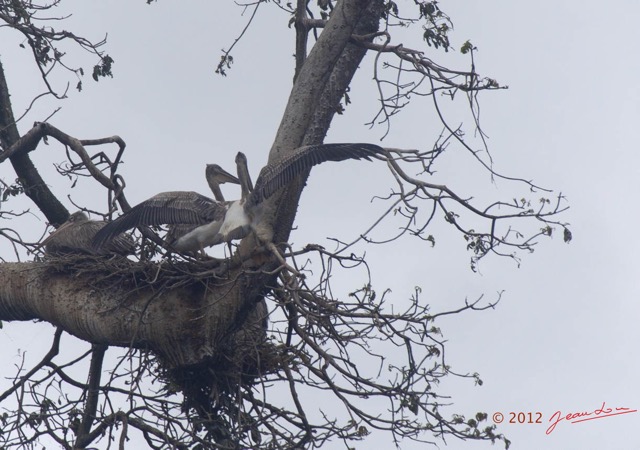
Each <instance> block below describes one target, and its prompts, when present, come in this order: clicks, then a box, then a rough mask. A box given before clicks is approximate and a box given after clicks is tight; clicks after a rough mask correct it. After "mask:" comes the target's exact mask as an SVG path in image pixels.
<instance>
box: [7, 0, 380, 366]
mask: <svg viewBox="0 0 640 450" xmlns="http://www.w3.org/2000/svg"><path fill="white" fill-rule="evenodd" d="M380 5H381V0H344V1H340V2H338V3H337V4H336V7H335V9H334V11H333V12H332V14H331V17H330V19H329V21H328V22H327V24H326V26H325V28H324V29H323V31H322V33H321V34H320V36H319V39H318V41H317V43H316V44H315V46H314V47H313V49H312V50H311V52H310V53H309V57H308V58H307V60H306V62H305V64H304V65H303V67H302V68H301V70H300V72H299V73H298V76H297V78H296V81H295V83H294V86H293V88H292V91H291V95H290V98H289V102H288V105H287V107H286V110H285V112H284V115H283V119H282V122H281V124H280V127H279V130H278V133H277V136H276V139H275V142H274V144H273V147H272V150H271V153H270V156H269V161H270V162H274V161H277V160H278V158H280V157H281V156H282V155H285V154H286V153H288V152H291V151H293V150H295V149H296V148H298V147H300V146H301V145H303V144H312V143H319V142H321V141H322V140H323V138H324V136H325V135H326V132H327V130H328V128H329V124H330V123H331V119H332V118H333V116H334V114H335V113H336V111H337V110H338V105H339V102H340V99H341V98H342V97H343V96H344V93H345V91H346V89H347V87H348V85H349V83H350V81H351V78H352V76H353V74H354V73H355V71H356V70H357V68H358V65H359V64H360V62H361V61H362V58H363V57H364V54H365V52H366V50H363V49H362V48H359V47H356V46H355V45H352V44H349V40H350V39H351V36H352V34H354V33H357V34H368V33H372V32H375V31H376V30H377V27H378V21H379V19H380V11H379V7H380ZM5 119H6V118H5ZM13 138H16V136H13ZM3 139H4V137H3ZM7 139H8V138H7ZM3 142H4V141H3ZM8 142H9V141H7V143H8ZM5 145H6V144H5ZM16 156H19V155H16ZM21 156H26V153H24V154H22V153H21ZM34 170H35V169H34ZM307 175H308V174H302V176H300V177H299V178H298V180H297V181H296V182H294V183H292V185H291V186H290V187H289V188H287V189H285V191H284V192H283V193H282V194H280V195H277V196H274V197H272V198H271V199H269V200H268V202H271V205H268V206H267V207H269V208H273V210H272V211H273V212H274V214H273V216H272V217H271V223H270V224H269V225H270V226H271V227H275V230H276V234H275V236H274V242H276V243H279V242H286V241H287V240H288V238H289V234H290V232H291V227H292V224H293V221H294V219H295V214H296V211H297V205H298V200H299V198H300V194H301V192H302V189H303V187H304V183H305V180H306V177H307ZM56 201H57V200H56ZM39 206H40V205H39ZM51 208H53V209H51ZM41 209H42V210H43V211H45V210H46V211H48V212H49V214H51V211H54V210H55V207H52V206H51V205H49V206H47V205H44V206H41ZM45 214H47V212H45ZM47 217H49V215H48V214H47ZM50 220H52V219H50ZM246 241H250V239H247V240H246ZM242 249H243V251H241V252H240V253H241V254H243V255H244V256H245V257H246V256H248V255H251V254H252V253H253V252H255V246H254V245H249V244H248V243H247V242H246V243H244V244H243V246H242ZM78 264H80V263H78ZM82 264H84V263H82ZM94 264H95V263H94ZM132 264H133V263H132ZM246 264H250V265H252V267H251V270H247V265H246ZM246 264H245V265H238V266H237V267H235V268H234V269H232V270H230V271H229V272H228V274H227V278H226V279H225V280H219V279H217V278H215V277H213V276H212V277H211V278H205V279H203V278H200V279H195V280H191V281H190V282H189V283H188V284H186V285H181V286H180V287H174V288H171V289H165V288H159V287H158V286H160V284H159V283H155V284H154V283H141V282H140V281H139V280H138V279H137V278H136V277H137V276H136V275H135V274H134V273H133V272H134V271H132V272H131V273H129V274H128V275H126V276H125V275H121V274H120V275H114V274H113V272H114V269H113V267H110V266H109V265H108V264H105V265H104V267H103V269H104V270H103V271H102V275H100V274H99V273H98V270H97V269H96V268H95V267H93V268H92V270H93V272H94V273H92V274H87V273H83V272H81V271H80V269H79V267H82V266H78V265H77V264H73V263H69V264H67V265H66V266H65V268H64V269H63V270H61V269H59V268H58V267H56V266H55V264H53V263H51V262H46V261H45V262H35V263H22V264H21V263H13V264H4V265H2V266H0V320H32V319H40V320H45V321H47V322H50V323H52V324H54V325H57V326H59V327H61V328H63V329H64V330H65V331H67V332H69V333H70V334H73V335H74V336H77V337H79V338H80V339H83V340H86V341H88V342H91V343H94V344H105V345H116V346H122V347H132V348H148V349H151V350H153V351H154V352H156V353H158V354H159V355H160V356H161V357H162V358H163V359H165V360H166V361H167V362H168V363H169V365H170V366H172V367H183V366H189V365H194V364H199V363H201V362H203V361H206V360H207V359H210V358H213V357H215V356H216V355H217V354H218V353H219V352H220V351H222V350H221V349H220V348H219V347H220V346H221V345H224V344H223V343H225V342H229V339H230V337H229V336H234V334H235V335H236V336H238V340H240V338H242V339H244V340H246V336H247V330H250V336H254V335H255V339H258V338H259V336H258V335H259V334H260V333H262V334H264V328H261V327H259V326H256V324H261V323H262V320H263V318H262V317H261V314H256V313H255V311H256V309H257V308H256V305H262V307H264V303H263V297H264V295H265V293H266V292H268V290H269V289H270V287H273V286H276V279H275V277H276V271H275V269H277V268H278V266H279V264H280V263H279V262H278V261H277V260H276V259H275V258H267V259H266V260H265V259H263V260H262V262H260V261H257V260H256V261H252V260H249V261H247V263H246ZM110 272H111V273H110ZM116 272H117V271H116ZM117 277H120V278H117ZM101 278H103V279H106V280H107V281H99V280H100V279H101ZM148 278H151V277H148ZM108 280H118V282H112V283H111V284H109V281H108ZM232 339H233V338H232Z"/></svg>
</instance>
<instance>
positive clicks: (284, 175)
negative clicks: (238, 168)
mask: <svg viewBox="0 0 640 450" xmlns="http://www.w3.org/2000/svg"><path fill="white" fill-rule="evenodd" d="M382 154H384V150H383V149H382V147H380V146H378V145H374V144H319V145H308V146H306V147H300V148H298V149H297V150H296V151H294V152H293V153H291V154H289V155H287V156H286V157H284V158H283V159H282V160H280V161H279V162H277V163H276V164H269V165H267V166H265V167H264V168H263V169H262V170H261V171H260V175H259V176H258V180H257V181H256V186H255V189H254V190H253V192H252V193H251V197H250V200H249V201H250V202H251V203H252V204H257V203H260V202H262V201H263V200H265V199H268V198H269V197H271V196H272V195H273V194H274V193H275V192H277V191H278V190H280V189H282V188H283V187H284V186H286V185H287V184H289V183H290V182H291V180H293V179H294V178H295V177H296V176H297V175H299V174H300V173H303V172H304V171H305V170H308V169H311V168H312V167H313V166H315V165H317V164H321V163H323V162H326V161H344V160H346V159H366V160H368V161H370V160H371V157H373V156H376V155H382Z"/></svg>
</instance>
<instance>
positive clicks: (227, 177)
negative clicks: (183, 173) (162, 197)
mask: <svg viewBox="0 0 640 450" xmlns="http://www.w3.org/2000/svg"><path fill="white" fill-rule="evenodd" d="M205 177H206V179H207V184H208V185H209V188H210V189H211V192H212V193H213V197H214V198H215V199H216V201H217V202H218V203H224V201H225V199H224V195H223V194H222V191H221V190H220V185H221V184H224V183H234V184H240V180H238V179H237V178H236V177H234V176H233V175H231V174H230V173H229V172H227V171H226V170H224V169H223V168H222V167H220V166H219V165H217V164H207V167H206V169H205ZM198 226H199V225H198V224H193V223H181V224H173V225H170V226H169V230H168V231H167V235H166V236H165V240H166V242H167V243H168V244H169V245H170V246H171V247H173V248H175V245H176V243H177V241H178V239H180V238H181V237H183V236H185V235H186V234H188V233H190V232H191V231H193V230H195V229H196V228H198Z"/></svg>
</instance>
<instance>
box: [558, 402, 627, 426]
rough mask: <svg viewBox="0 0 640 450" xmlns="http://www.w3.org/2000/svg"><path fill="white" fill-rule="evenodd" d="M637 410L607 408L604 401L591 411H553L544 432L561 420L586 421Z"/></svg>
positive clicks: (571, 421) (570, 421)
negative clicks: (566, 412)
mask: <svg viewBox="0 0 640 450" xmlns="http://www.w3.org/2000/svg"><path fill="white" fill-rule="evenodd" d="M637 411H638V410H637V409H631V408H609V407H607V406H605V402H602V406H601V407H600V408H598V409H594V410H593V411H581V412H574V413H569V414H565V415H563V414H562V413H561V412H560V411H556V412H555V413H553V415H552V416H551V418H550V419H549V422H551V425H549V428H547V431H546V433H547V434H551V433H553V430H555V429H556V425H558V424H559V423H560V422H562V421H563V420H566V421H567V422H569V423H578V422H586V421H587V420H594V419H604V418H605V417H611V416H619V415H621V414H629V413H634V412H637Z"/></svg>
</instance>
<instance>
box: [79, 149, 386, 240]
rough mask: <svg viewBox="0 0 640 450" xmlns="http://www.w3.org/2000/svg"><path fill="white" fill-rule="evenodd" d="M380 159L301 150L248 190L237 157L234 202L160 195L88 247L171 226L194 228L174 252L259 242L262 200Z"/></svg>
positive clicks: (360, 152)
mask: <svg viewBox="0 0 640 450" xmlns="http://www.w3.org/2000/svg"><path fill="white" fill-rule="evenodd" d="M383 153H384V150H383V149H382V148H381V147H379V146H377V145H373V144H320V145H310V146H306V147H301V148H299V149H297V150H296V151H294V152H292V153H290V154H289V155H287V156H286V157H284V158H283V159H282V160H280V161H279V162H277V163H275V164H268V165H267V166H265V167H264V168H263V169H262V170H261V171H260V175H259V176H258V179H257V181H256V185H255V189H253V190H252V189H251V180H250V178H249V170H248V168H247V164H246V157H245V156H244V154H242V153H238V156H237V157H236V163H237V166H238V178H239V181H240V186H241V189H242V197H241V198H240V200H236V201H231V202H227V201H217V200H212V199H210V198H207V197H205V196H203V195H200V194H198V193H196V192H181V191H180V192H163V193H161V194H157V195H155V196H153V197H151V198H150V199H148V200H145V201H144V202H142V203H140V204H138V205H136V206H135V207H133V208H132V209H131V210H130V211H128V212H126V213H124V214H123V215H122V216H120V217H119V218H117V219H116V220H114V221H113V222H111V223H109V224H108V225H107V226H105V227H104V228H103V229H102V230H100V232H98V234H97V235H96V237H95V239H94V240H93V243H92V245H93V247H94V248H96V249H100V248H102V247H103V246H104V245H105V244H107V243H108V242H110V241H111V240H112V239H113V238H114V237H116V236H118V235H119V234H120V233H123V232H125V231H126V230H129V229H131V228H135V227H140V226H149V225H160V224H177V223H179V224H193V225H197V228H195V229H193V231H191V232H189V233H187V234H185V235H184V236H182V237H180V238H179V239H177V240H176V241H175V242H174V243H173V247H174V248H175V249H176V250H178V251H180V252H193V251H198V250H203V249H204V247H209V246H212V245H217V244H220V243H222V242H230V241H232V240H235V239H242V238H244V237H245V236H247V235H248V234H249V232H250V231H251V230H253V231H255V232H256V234H257V236H258V238H259V239H260V240H263V241H264V240H265V234H266V233H264V232H259V228H260V225H261V222H262V218H263V215H264V213H265V211H264V210H263V208H262V205H263V202H264V200H266V199H268V198H269V197H271V196H272V195H273V194H275V193H276V192H277V191H279V190H280V189H282V188H283V187H285V186H286V185H287V184H289V183H290V182H291V181H292V180H293V179H294V178H295V177H296V176H297V175H298V174H300V173H303V172H304V171H305V170H308V169H310V168H311V167H313V166H315V165H317V164H320V163H323V162H326V161H344V160H346V159H366V160H370V158H371V157H375V156H376V155H381V154H383ZM266 239H269V236H267V237H266Z"/></svg>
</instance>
